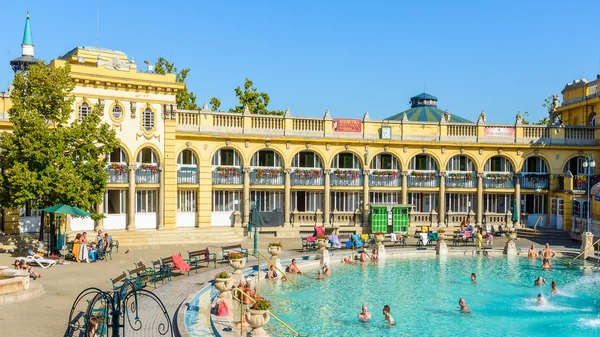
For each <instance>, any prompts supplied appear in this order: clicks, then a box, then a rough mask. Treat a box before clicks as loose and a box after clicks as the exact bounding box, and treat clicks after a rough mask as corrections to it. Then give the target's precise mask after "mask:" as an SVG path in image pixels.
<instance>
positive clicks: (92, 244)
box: [72, 230, 113, 263]
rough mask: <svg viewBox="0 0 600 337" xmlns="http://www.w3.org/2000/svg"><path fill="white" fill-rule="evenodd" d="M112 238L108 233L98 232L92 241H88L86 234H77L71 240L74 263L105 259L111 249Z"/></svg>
mask: <svg viewBox="0 0 600 337" xmlns="http://www.w3.org/2000/svg"><path fill="white" fill-rule="evenodd" d="M112 242H113V241H112V237H111V236H110V235H108V233H104V234H102V231H101V230H99V231H98V233H97V235H96V237H95V238H94V239H91V240H90V239H88V237H87V232H83V233H77V235H75V240H73V249H72V252H73V256H74V257H75V261H77V262H78V263H79V262H85V263H90V262H94V261H96V260H103V259H105V255H106V253H107V252H109V251H110V249H111V247H112Z"/></svg>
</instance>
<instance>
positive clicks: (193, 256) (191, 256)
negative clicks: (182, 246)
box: [188, 247, 217, 275]
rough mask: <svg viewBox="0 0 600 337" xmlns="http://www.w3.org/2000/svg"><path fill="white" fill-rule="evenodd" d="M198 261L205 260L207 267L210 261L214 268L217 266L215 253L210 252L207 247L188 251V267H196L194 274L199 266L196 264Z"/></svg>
mask: <svg viewBox="0 0 600 337" xmlns="http://www.w3.org/2000/svg"><path fill="white" fill-rule="evenodd" d="M200 262H206V267H207V268H208V266H209V265H210V263H211V262H212V263H213V264H214V266H215V268H217V254H215V253H211V252H210V251H209V250H208V247H207V248H206V249H201V250H194V251H191V252H190V251H188V263H189V264H190V268H191V267H192V266H194V267H196V274H197V273H198V268H200V266H199V265H198V264H199V263H200ZM188 275H189V273H188Z"/></svg>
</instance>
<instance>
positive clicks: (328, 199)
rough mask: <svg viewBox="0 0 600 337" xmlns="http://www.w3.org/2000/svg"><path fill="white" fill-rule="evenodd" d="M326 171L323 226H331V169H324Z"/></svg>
mask: <svg viewBox="0 0 600 337" xmlns="http://www.w3.org/2000/svg"><path fill="white" fill-rule="evenodd" d="M323 171H324V172H323V173H325V198H324V199H325V200H324V201H323V226H329V224H330V221H329V218H330V216H331V215H330V214H331V186H330V183H329V181H330V175H331V169H325V170H323Z"/></svg>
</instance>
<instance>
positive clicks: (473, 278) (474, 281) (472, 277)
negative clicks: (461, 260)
mask: <svg viewBox="0 0 600 337" xmlns="http://www.w3.org/2000/svg"><path fill="white" fill-rule="evenodd" d="M471 282H473V283H477V275H475V273H471Z"/></svg>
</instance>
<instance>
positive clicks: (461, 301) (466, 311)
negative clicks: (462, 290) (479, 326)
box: [458, 297, 471, 314]
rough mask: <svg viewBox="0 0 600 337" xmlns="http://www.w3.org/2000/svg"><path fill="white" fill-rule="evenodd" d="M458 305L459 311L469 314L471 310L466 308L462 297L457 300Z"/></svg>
mask: <svg viewBox="0 0 600 337" xmlns="http://www.w3.org/2000/svg"><path fill="white" fill-rule="evenodd" d="M458 305H459V306H460V311H461V312H462V313H463V314H468V313H471V309H469V307H468V306H467V303H466V302H465V299H464V298H462V297H461V298H460V299H459V300H458Z"/></svg>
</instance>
